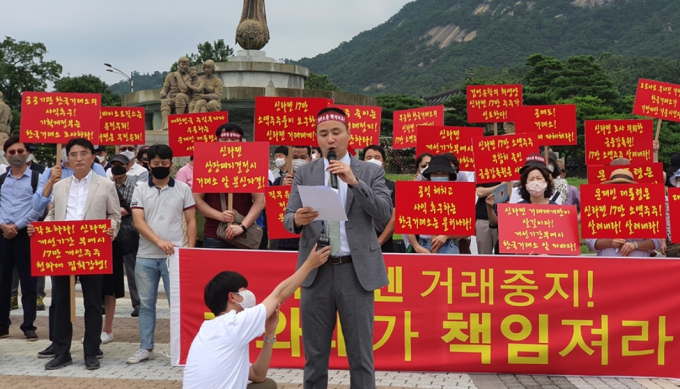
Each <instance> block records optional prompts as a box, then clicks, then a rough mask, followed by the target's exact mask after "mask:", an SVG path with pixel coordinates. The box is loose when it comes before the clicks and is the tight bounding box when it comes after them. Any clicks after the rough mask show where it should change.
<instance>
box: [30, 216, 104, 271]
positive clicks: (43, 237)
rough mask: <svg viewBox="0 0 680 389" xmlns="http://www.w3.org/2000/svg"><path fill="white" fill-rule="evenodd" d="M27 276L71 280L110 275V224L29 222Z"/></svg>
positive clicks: (93, 222) (101, 221) (92, 222)
mask: <svg viewBox="0 0 680 389" xmlns="http://www.w3.org/2000/svg"><path fill="white" fill-rule="evenodd" d="M31 225H33V226H34V227H35V233H33V236H31V275H32V276H34V277H37V276H73V275H89V274H111V273H113V262H112V259H113V254H112V247H111V238H110V237H109V236H108V235H107V234H106V230H108V229H109V228H111V220H109V219H107V220H83V221H69V222H33V223H31Z"/></svg>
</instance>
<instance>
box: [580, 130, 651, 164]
mask: <svg viewBox="0 0 680 389" xmlns="http://www.w3.org/2000/svg"><path fill="white" fill-rule="evenodd" d="M585 127H586V128H585V133H586V165H609V164H610V163H611V162H612V161H613V160H615V159H617V158H627V159H629V160H630V161H631V162H632V163H638V164H640V163H651V162H652V157H653V155H652V141H653V140H654V134H653V130H654V129H653V124H652V121H651V120H644V119H643V120H640V119H634V120H586V124H585Z"/></svg>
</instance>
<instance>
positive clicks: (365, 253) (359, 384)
mask: <svg viewBox="0 0 680 389" xmlns="http://www.w3.org/2000/svg"><path fill="white" fill-rule="evenodd" d="M316 123H317V127H316V138H317V141H318V143H319V146H320V147H321V151H322V153H323V156H324V158H322V159H318V160H315V161H313V162H312V163H309V164H307V165H304V166H302V167H301V168H300V169H298V171H296V173H295V178H294V180H293V187H292V189H291V194H290V198H289V200H288V207H287V208H286V214H285V217H284V225H285V227H286V230H288V231H290V232H292V233H295V234H299V233H302V236H301V238H300V247H299V252H298V264H297V267H298V268H300V267H302V266H303V265H304V263H305V261H306V259H307V257H308V256H309V253H310V252H311V251H312V249H313V248H314V247H315V245H316V244H317V242H319V243H328V244H329V245H330V247H331V251H330V257H329V258H328V262H327V264H326V265H323V266H321V267H319V268H318V269H314V270H312V271H311V272H310V274H309V276H308V277H307V278H306V279H305V281H304V282H303V283H302V295H301V301H300V308H301V311H302V327H303V328H304V329H305V330H304V331H305V333H304V335H303V337H302V342H303V346H304V352H305V360H306V361H305V369H304V387H305V388H326V387H327V385H328V361H329V357H330V351H331V338H332V337H333V330H334V328H335V325H336V321H337V319H336V315H337V314H339V315H340V321H341V322H342V332H343V334H344V337H345V344H346V346H347V356H348V359H349V366H350V386H351V387H352V388H365V389H371V388H375V368H374V366H373V342H372V339H373V320H374V319H373V316H374V315H373V312H374V306H373V305H374V293H373V292H374V290H376V289H379V288H382V287H383V286H385V285H387V284H388V282H389V281H388V279H387V269H386V268H385V262H384V260H383V255H382V251H381V250H380V243H378V237H377V236H376V233H375V230H374V227H373V226H374V223H386V222H388V221H389V220H390V218H391V217H392V200H391V198H390V192H389V190H388V189H387V187H386V186H385V172H384V171H383V169H382V168H381V167H379V166H376V165H374V164H372V163H368V162H363V161H359V160H356V159H352V158H350V156H349V154H348V153H347V146H348V144H349V140H350V133H349V120H348V118H347V116H346V115H345V113H344V111H342V110H341V109H338V108H333V107H329V108H324V109H322V110H321V111H320V112H319V114H318V115H317V117H316ZM316 185H328V186H331V187H333V189H336V190H337V192H338V195H339V197H340V200H341V202H342V203H343V204H344V206H345V212H346V213H347V218H348V220H347V221H345V222H337V221H326V222H323V221H321V220H315V219H316V218H317V217H318V216H319V214H318V212H315V211H314V209H312V208H309V207H303V206H302V201H301V199H300V193H299V189H298V187H300V186H316ZM320 238H321V239H320ZM324 241H325V242H324ZM321 246H322V245H321V244H319V247H321Z"/></svg>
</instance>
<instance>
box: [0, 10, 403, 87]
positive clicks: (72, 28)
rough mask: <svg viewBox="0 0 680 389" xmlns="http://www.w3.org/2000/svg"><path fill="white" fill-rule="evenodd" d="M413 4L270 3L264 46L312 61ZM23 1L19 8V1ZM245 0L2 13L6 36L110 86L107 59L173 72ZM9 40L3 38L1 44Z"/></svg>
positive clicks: (231, 26) (231, 27) (231, 20)
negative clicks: (35, 45) (36, 47)
mask: <svg viewBox="0 0 680 389" xmlns="http://www.w3.org/2000/svg"><path fill="white" fill-rule="evenodd" d="M410 1H412V0H371V1H365V0H287V1H282V0H267V1H266V6H267V19H268V22H269V29H270V33H271V36H272V38H271V40H270V42H269V44H268V45H267V46H266V47H265V48H264V50H265V51H266V52H267V55H268V56H270V57H273V58H276V59H279V58H291V59H299V58H302V57H313V56H315V55H317V54H320V53H325V52H327V51H329V50H331V49H333V48H335V47H337V46H338V45H339V44H340V43H341V42H343V41H349V40H351V39H352V38H353V37H354V36H356V35H357V34H358V33H360V32H362V31H364V30H368V29H371V28H373V27H375V26H377V25H379V24H381V23H384V22H385V21H387V20H388V19H389V18H390V17H391V16H392V15H394V14H395V13H396V12H398V11H399V10H400V9H401V8H402V7H403V6H404V4H406V3H408V2H410ZM17 4H18V3H17ZM242 4H243V3H242V2H241V1H238V0H221V1H220V0H218V1H213V2H200V3H198V2H197V3H192V4H191V5H190V3H189V2H187V1H178V0H136V1H133V0H108V1H105V0H94V1H93V0H89V1H88V0H59V1H54V0H34V1H31V2H29V3H22V4H21V5H17V6H12V7H5V8H4V9H3V17H2V19H3V22H2V35H6V36H10V37H12V38H14V39H16V40H25V41H29V42H42V43H44V44H45V45H46V46H47V50H48V51H49V54H48V55H47V59H48V60H56V61H57V62H58V63H60V64H61V65H62V66H63V67H64V73H63V75H62V76H64V77H65V76H66V75H67V72H70V73H71V76H78V75H80V74H94V75H96V76H99V77H101V78H102V79H104V80H105V81H106V82H108V83H115V82H118V81H120V77H119V76H116V75H114V74H111V73H107V72H106V71H105V67H104V65H103V64H104V62H108V63H111V64H113V65H114V66H116V67H118V68H120V69H121V70H124V71H127V72H130V71H132V70H135V71H139V72H143V73H146V72H153V71H155V70H159V71H162V70H167V69H169V67H170V65H171V64H172V63H173V62H174V61H176V60H177V58H179V57H180V56H181V55H184V54H186V53H192V52H196V45H197V44H198V43H199V42H205V41H211V42H212V41H215V40H217V39H220V38H222V39H224V40H225V42H226V43H227V44H229V45H230V46H231V47H233V48H234V49H235V50H238V49H239V48H238V47H236V44H235V42H234V34H235V31H236V26H237V24H238V21H239V19H240V16H241V7H242ZM2 38H3V37H0V39H2Z"/></svg>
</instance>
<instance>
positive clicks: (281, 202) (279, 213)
mask: <svg viewBox="0 0 680 389" xmlns="http://www.w3.org/2000/svg"><path fill="white" fill-rule="evenodd" d="M290 188H291V187H290V186H269V187H267V188H266V190H265V209H266V211H267V234H268V236H269V239H291V238H299V237H300V235H295V234H291V233H290V232H288V231H287V230H286V228H285V227H284V226H283V217H284V215H285V214H286V207H287V206H288V197H289V196H290Z"/></svg>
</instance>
